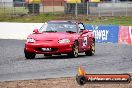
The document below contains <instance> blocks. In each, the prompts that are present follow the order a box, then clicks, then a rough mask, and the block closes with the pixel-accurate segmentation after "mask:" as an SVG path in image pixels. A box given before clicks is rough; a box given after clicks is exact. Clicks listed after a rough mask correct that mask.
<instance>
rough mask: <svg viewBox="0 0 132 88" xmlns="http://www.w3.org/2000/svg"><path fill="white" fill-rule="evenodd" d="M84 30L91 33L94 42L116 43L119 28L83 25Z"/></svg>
mask: <svg viewBox="0 0 132 88" xmlns="http://www.w3.org/2000/svg"><path fill="white" fill-rule="evenodd" d="M85 27H86V29H88V30H91V31H93V33H94V36H95V39H96V42H98V43H102V42H112V43H117V42H118V31H119V26H113V25H108V26H107V25H106V26H103V25H85Z"/></svg>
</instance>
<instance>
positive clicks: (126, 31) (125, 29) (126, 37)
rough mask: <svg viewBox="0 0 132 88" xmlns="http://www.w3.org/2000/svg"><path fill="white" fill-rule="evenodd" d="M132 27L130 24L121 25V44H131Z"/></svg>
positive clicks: (119, 38)
mask: <svg viewBox="0 0 132 88" xmlns="http://www.w3.org/2000/svg"><path fill="white" fill-rule="evenodd" d="M130 35H131V27H129V26H120V27H119V36H118V43H119V44H131V36H130Z"/></svg>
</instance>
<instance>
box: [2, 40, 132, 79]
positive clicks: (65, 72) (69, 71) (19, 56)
mask: <svg viewBox="0 0 132 88" xmlns="http://www.w3.org/2000/svg"><path fill="white" fill-rule="evenodd" d="M24 43H25V40H8V39H0V81H12V80H27V79H45V78H56V77H71V76H75V75H76V74H77V68H78V66H82V67H83V68H84V69H86V72H87V73H89V74H92V73H128V72H132V45H118V44H112V43H98V44H96V54H95V55H94V56H85V54H80V55H79V57H78V58H68V57H67V56H65V55H63V56H53V57H44V56H43V55H37V56H36V58H35V59H32V60H26V59H25V57H24V52H23V48H24Z"/></svg>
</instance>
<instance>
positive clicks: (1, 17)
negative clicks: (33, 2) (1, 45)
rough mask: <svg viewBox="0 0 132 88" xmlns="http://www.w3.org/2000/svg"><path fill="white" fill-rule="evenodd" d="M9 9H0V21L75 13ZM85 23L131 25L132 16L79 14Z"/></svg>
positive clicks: (40, 19) (63, 17)
mask: <svg viewBox="0 0 132 88" xmlns="http://www.w3.org/2000/svg"><path fill="white" fill-rule="evenodd" d="M11 9H12V8H10V9H6V10H5V11H7V13H3V11H2V10H0V22H24V23H25V22H33V23H36V22H37V23H40V22H46V21H49V20H75V19H76V17H75V15H67V14H64V13H59V14H53V13H45V14H40V15H32V14H30V15H28V14H27V9H25V8H15V13H16V14H15V15H14V13H13V12H12V10H11ZM77 20H79V21H82V22H84V23H87V24H96V25H101V24H103V25H124V26H132V17H126V16H122V17H121V16H119V17H118V16H116V17H105V16H103V17H98V16H86V15H79V16H78V19H77Z"/></svg>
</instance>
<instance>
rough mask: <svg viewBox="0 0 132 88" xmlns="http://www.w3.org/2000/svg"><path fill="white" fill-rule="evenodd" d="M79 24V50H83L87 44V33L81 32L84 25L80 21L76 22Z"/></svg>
mask: <svg viewBox="0 0 132 88" xmlns="http://www.w3.org/2000/svg"><path fill="white" fill-rule="evenodd" d="M78 26H79V39H78V40H79V51H84V50H85V49H86V48H87V45H88V33H84V34H82V33H83V31H84V30H86V29H85V27H84V25H83V24H82V23H79V24H78Z"/></svg>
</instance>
